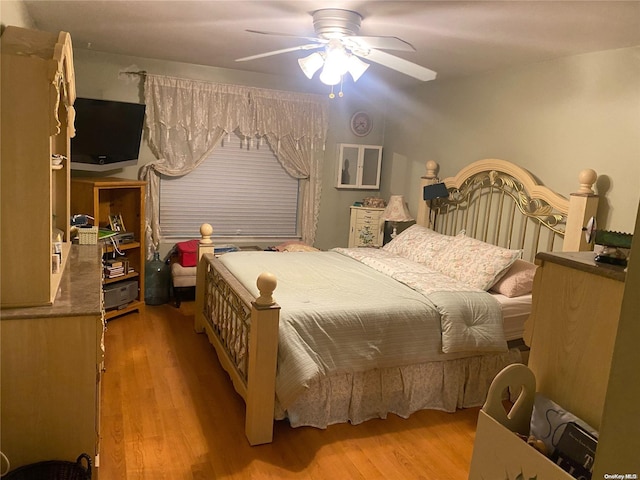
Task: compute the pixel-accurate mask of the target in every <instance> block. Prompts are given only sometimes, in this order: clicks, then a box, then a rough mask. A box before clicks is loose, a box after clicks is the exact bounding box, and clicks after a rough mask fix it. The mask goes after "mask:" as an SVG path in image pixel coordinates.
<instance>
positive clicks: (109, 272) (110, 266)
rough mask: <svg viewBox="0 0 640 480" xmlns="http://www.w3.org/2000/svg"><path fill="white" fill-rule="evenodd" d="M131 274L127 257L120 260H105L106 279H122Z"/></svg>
mask: <svg viewBox="0 0 640 480" xmlns="http://www.w3.org/2000/svg"><path fill="white" fill-rule="evenodd" d="M128 273H129V260H127V258H126V257H120V258H118V259H112V260H105V262H104V276H105V277H106V278H117V277H122V276H124V275H126V274H128Z"/></svg>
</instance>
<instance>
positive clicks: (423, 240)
mask: <svg viewBox="0 0 640 480" xmlns="http://www.w3.org/2000/svg"><path fill="white" fill-rule="evenodd" d="M453 238H454V237H451V236H449V235H443V234H441V233H438V232H436V231H434V230H431V229H429V228H427V227H423V226H421V225H411V226H410V227H409V228H407V229H406V230H404V231H403V232H401V233H399V234H398V236H397V237H396V238H394V239H393V240H391V241H390V242H389V243H387V244H386V245H384V246H383V247H382V249H383V250H386V251H387V252H389V253H393V254H395V255H399V256H401V257H404V258H408V259H409V260H412V261H414V262H418V263H422V264H425V265H427V266H430V262H431V261H432V260H433V259H434V258H436V257H437V256H438V255H439V254H440V251H441V250H442V249H443V248H444V247H445V246H447V245H448V244H449V242H451V241H452V240H453Z"/></svg>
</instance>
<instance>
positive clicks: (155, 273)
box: [144, 252, 170, 305]
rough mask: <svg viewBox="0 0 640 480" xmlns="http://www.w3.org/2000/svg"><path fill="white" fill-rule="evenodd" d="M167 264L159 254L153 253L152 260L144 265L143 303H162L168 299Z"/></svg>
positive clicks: (168, 274) (168, 276) (168, 273)
mask: <svg viewBox="0 0 640 480" xmlns="http://www.w3.org/2000/svg"><path fill="white" fill-rule="evenodd" d="M169 284H170V271H169V266H168V265H167V264H165V263H164V262H163V261H162V260H160V254H159V253H158V252H156V253H154V255H153V260H150V261H148V262H147V263H146V265H145V270H144V303H146V304H147V305H162V304H165V303H167V302H168V301H169Z"/></svg>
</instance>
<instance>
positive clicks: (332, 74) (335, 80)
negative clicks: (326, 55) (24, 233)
mask: <svg viewBox="0 0 640 480" xmlns="http://www.w3.org/2000/svg"><path fill="white" fill-rule="evenodd" d="M327 67H328V68H327ZM340 80H342V75H341V74H340V73H338V71H337V70H335V69H332V68H331V65H329V66H327V63H326V62H325V64H324V68H323V69H322V72H320V81H321V82H322V83H324V84H325V85H337V84H339V83H340Z"/></svg>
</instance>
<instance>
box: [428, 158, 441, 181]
mask: <svg viewBox="0 0 640 480" xmlns="http://www.w3.org/2000/svg"><path fill="white" fill-rule="evenodd" d="M425 166H426V168H427V173H426V174H425V178H428V179H430V180H437V179H438V162H435V161H433V160H427V163H426V165H425Z"/></svg>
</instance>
